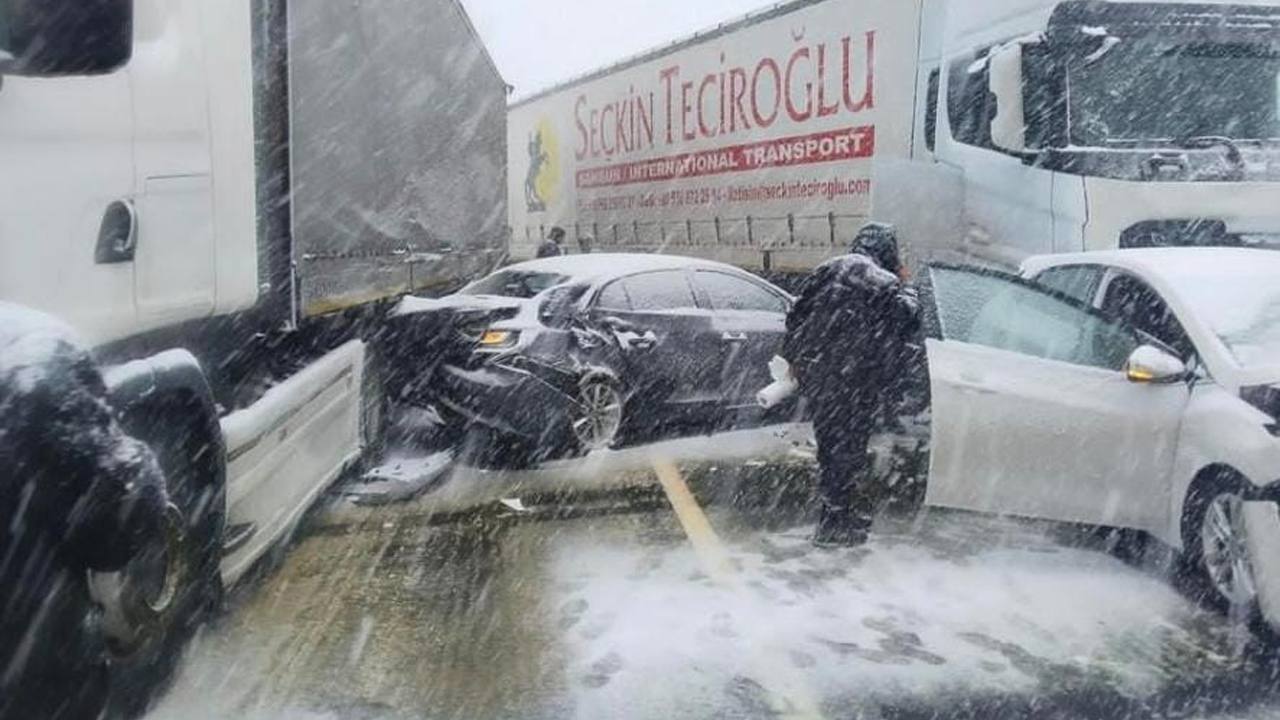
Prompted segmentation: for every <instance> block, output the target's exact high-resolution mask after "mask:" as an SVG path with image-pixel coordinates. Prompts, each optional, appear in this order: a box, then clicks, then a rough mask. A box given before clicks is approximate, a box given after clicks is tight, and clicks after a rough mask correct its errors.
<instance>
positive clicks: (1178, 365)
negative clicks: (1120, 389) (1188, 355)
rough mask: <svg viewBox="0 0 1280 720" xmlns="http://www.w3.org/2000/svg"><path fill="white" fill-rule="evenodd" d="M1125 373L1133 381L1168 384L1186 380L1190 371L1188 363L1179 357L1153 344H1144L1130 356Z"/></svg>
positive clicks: (1145, 383) (1148, 383)
mask: <svg viewBox="0 0 1280 720" xmlns="http://www.w3.org/2000/svg"><path fill="white" fill-rule="evenodd" d="M1124 374H1125V377H1127V378H1129V382H1132V383H1139V384H1143V385H1168V384H1171V383H1176V382H1181V381H1182V380H1185V379H1186V378H1187V374H1188V371H1187V365H1186V363H1184V362H1182V361H1181V360H1179V359H1178V358H1176V357H1174V356H1172V355H1170V354H1169V353H1167V352H1165V351H1163V350H1161V349H1159V348H1157V347H1154V346H1152V345H1143V346H1142V347H1140V348H1138V349H1137V350H1134V351H1133V354H1132V355H1130V356H1129V362H1127V363H1125V368H1124Z"/></svg>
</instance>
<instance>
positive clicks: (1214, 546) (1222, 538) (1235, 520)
mask: <svg viewBox="0 0 1280 720" xmlns="http://www.w3.org/2000/svg"><path fill="white" fill-rule="evenodd" d="M1200 552H1201V557H1202V558H1203V562H1204V569H1205V572H1206V574H1207V575H1208V579H1209V582H1210V584H1212V585H1213V588H1214V590H1216V591H1217V593H1218V594H1219V595H1220V596H1221V597H1222V598H1223V599H1224V600H1226V601H1227V602H1228V603H1230V604H1231V605H1232V606H1235V607H1243V606H1246V605H1249V604H1251V603H1253V602H1254V601H1255V600H1256V599H1257V596H1258V590H1257V585H1256V584H1255V583H1254V578H1253V570H1252V568H1251V567H1250V566H1249V548H1248V541H1247V537H1246V534H1245V529H1244V501H1243V500H1242V499H1241V498H1240V496H1239V495H1236V494H1234V493H1223V494H1221V495H1218V496H1216V497H1215V498H1214V499H1213V500H1212V501H1210V502H1209V506H1208V507H1207V508H1206V509H1205V513H1204V519H1203V520H1202V521H1201V523H1200Z"/></svg>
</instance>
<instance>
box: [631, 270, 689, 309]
mask: <svg viewBox="0 0 1280 720" xmlns="http://www.w3.org/2000/svg"><path fill="white" fill-rule="evenodd" d="M622 284H623V286H625V287H626V291H627V296H628V297H630V298H631V309H632V310H637V311H642V312H643V311H650V312H652V311H656V310H685V309H690V308H696V307H698V303H697V301H696V300H694V298H693V288H691V287H689V281H688V279H686V277H685V272H684V271H683V270H663V271H660V272H650V273H644V274H641V275H632V276H631V277H628V278H625V279H623V281H622Z"/></svg>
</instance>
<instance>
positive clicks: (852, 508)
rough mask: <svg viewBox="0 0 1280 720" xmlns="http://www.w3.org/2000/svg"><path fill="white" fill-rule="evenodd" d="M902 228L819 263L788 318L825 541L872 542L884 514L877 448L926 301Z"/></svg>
mask: <svg viewBox="0 0 1280 720" xmlns="http://www.w3.org/2000/svg"><path fill="white" fill-rule="evenodd" d="M904 278H905V272H904V270H903V267H902V262H901V259H900V257H899V254H898V239H897V234H896V232H895V231H894V229H893V227H892V226H889V225H883V224H879V223H872V224H868V225H867V226H865V227H864V228H863V229H862V230H860V231H859V232H858V235H857V237H856V238H855V239H854V242H853V247H852V250H851V252H850V254H848V255H844V256H842V257H839V258H836V259H834V260H831V261H829V262H827V263H825V264H823V265H821V266H819V267H818V268H817V269H816V270H814V271H813V273H812V274H811V275H810V276H809V277H808V278H806V279H805V281H804V282H803V284H802V285H801V287H800V292H799V299H798V300H797V301H796V303H795V306H794V307H793V308H792V310H791V313H790V314H789V315H788V316H787V336H786V341H785V344H784V346H783V356H784V357H785V358H786V359H787V361H788V362H789V363H790V364H791V368H792V373H793V375H794V376H795V378H796V380H797V381H798V382H799V384H800V392H801V394H802V396H803V397H804V399H805V401H806V403H807V405H808V407H809V409H810V413H811V415H812V417H813V425H814V432H815V435H816V436H817V441H818V464H819V466H820V471H819V472H820V477H819V487H818V494H819V496H820V499H821V505H822V514H821V518H820V520H819V523H818V529H817V531H816V533H815V535H814V538H813V541H814V543H815V544H817V545H820V546H833V545H857V544H861V543H863V542H865V541H866V539H867V532H868V531H869V530H870V528H871V519H872V514H873V511H874V508H873V499H872V494H871V488H870V478H869V477H868V475H869V472H870V470H871V457H870V454H869V452H868V449H867V444H868V442H869V441H870V439H871V434H872V431H873V429H874V426H875V423H876V420H877V416H879V415H880V414H881V412H882V409H883V404H884V401H885V397H886V394H887V392H886V390H887V389H888V388H890V387H892V386H895V385H896V384H897V383H898V380H899V378H898V375H899V374H901V373H902V372H905V368H904V365H905V360H904V358H905V357H906V356H907V354H908V352H909V345H910V343H911V341H912V340H913V339H914V337H915V334H916V332H917V330H918V328H919V303H918V301H917V300H916V297H915V294H914V292H913V291H912V290H910V289H909V288H907V287H905V286H904V284H903V279H904Z"/></svg>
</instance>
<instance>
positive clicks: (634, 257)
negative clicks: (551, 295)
mask: <svg viewBox="0 0 1280 720" xmlns="http://www.w3.org/2000/svg"><path fill="white" fill-rule="evenodd" d="M688 267H699V268H715V269H717V270H728V271H732V272H735V273H740V272H742V271H741V270H738V269H737V268H735V267H733V266H732V265H725V264H724V263H718V262H714V261H711V260H700V259H698V258H691V257H683V256H679V255H650V254H641V253H613V254H610V253H600V254H592V255H560V256H557V257H550V258H542V259H541V260H530V261H528V262H522V263H518V264H516V265H509V266H507V267H505V268H502V269H503V270H518V271H524V272H545V273H551V274H555V275H565V276H568V277H572V278H574V279H575V280H577V281H579V282H581V281H583V280H597V279H602V278H608V277H617V276H619V275H627V274H630V273H637V272H646V271H649V270H675V269H681V268H688Z"/></svg>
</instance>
